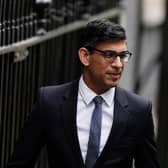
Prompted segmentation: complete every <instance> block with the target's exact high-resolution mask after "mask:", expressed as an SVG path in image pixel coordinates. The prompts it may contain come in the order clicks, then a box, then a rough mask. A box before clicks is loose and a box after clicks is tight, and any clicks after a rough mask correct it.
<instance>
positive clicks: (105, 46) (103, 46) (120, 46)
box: [96, 40, 127, 51]
mask: <svg viewBox="0 0 168 168" xmlns="http://www.w3.org/2000/svg"><path fill="white" fill-rule="evenodd" d="M96 48H97V49H100V50H116V51H124V50H127V42H126V40H119V41H104V42H100V43H98V44H97V45H96Z"/></svg>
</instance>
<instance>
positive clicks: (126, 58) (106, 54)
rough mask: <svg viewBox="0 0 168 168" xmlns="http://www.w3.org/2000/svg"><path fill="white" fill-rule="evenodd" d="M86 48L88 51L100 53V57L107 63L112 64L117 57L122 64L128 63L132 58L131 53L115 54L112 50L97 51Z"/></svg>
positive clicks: (92, 48)
mask: <svg viewBox="0 0 168 168" xmlns="http://www.w3.org/2000/svg"><path fill="white" fill-rule="evenodd" d="M87 48H88V49H89V50H95V51H97V52H99V53H101V55H102V56H103V57H104V58H105V59H106V60H108V61H109V62H113V61H114V60H115V59H116V58H117V57H120V60H121V61H122V62H128V61H129V59H130V58H131V56H132V53H131V52H129V51H122V52H116V51H113V50H99V49H97V48H94V47H91V46H89V47H87Z"/></svg>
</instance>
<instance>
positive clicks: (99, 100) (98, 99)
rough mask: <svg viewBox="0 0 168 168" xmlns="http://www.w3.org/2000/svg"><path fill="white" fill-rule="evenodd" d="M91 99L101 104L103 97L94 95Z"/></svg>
mask: <svg viewBox="0 0 168 168" xmlns="http://www.w3.org/2000/svg"><path fill="white" fill-rule="evenodd" d="M93 101H94V103H95V104H96V105H98V104H102V102H103V98H102V97H101V96H96V97H95V98H94V99H93Z"/></svg>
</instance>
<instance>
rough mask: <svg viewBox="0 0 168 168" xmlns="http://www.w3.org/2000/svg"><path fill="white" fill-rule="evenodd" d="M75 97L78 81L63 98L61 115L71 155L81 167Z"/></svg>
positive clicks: (82, 164)
mask: <svg viewBox="0 0 168 168" xmlns="http://www.w3.org/2000/svg"><path fill="white" fill-rule="evenodd" d="M77 95H78V81H75V82H74V83H73V84H72V86H71V88H70V89H68V90H67V92H65V95H64V96H63V103H62V114H63V121H64V123H63V125H64V129H65V134H66V138H67V139H68V142H69V145H70V147H71V148H72V151H73V154H74V156H75V158H76V160H77V161H78V165H79V167H83V166H84V163H83V159H82V155H81V150H80V145H79V141H78V135H77V127H76V111H77Z"/></svg>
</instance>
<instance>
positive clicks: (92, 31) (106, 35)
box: [83, 19, 126, 48]
mask: <svg viewBox="0 0 168 168" xmlns="http://www.w3.org/2000/svg"><path fill="white" fill-rule="evenodd" d="M83 31H84V32H83V46H84V47H86V48H88V47H89V46H92V47H95V46H96V45H97V44H98V43H99V42H103V41H118V40H126V33H125V29H124V28H123V27H122V26H121V25H119V24H116V23H113V22H111V21H109V20H107V19H102V20H93V21H91V22H89V23H88V24H87V25H86V27H85V28H84V30H83Z"/></svg>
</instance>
